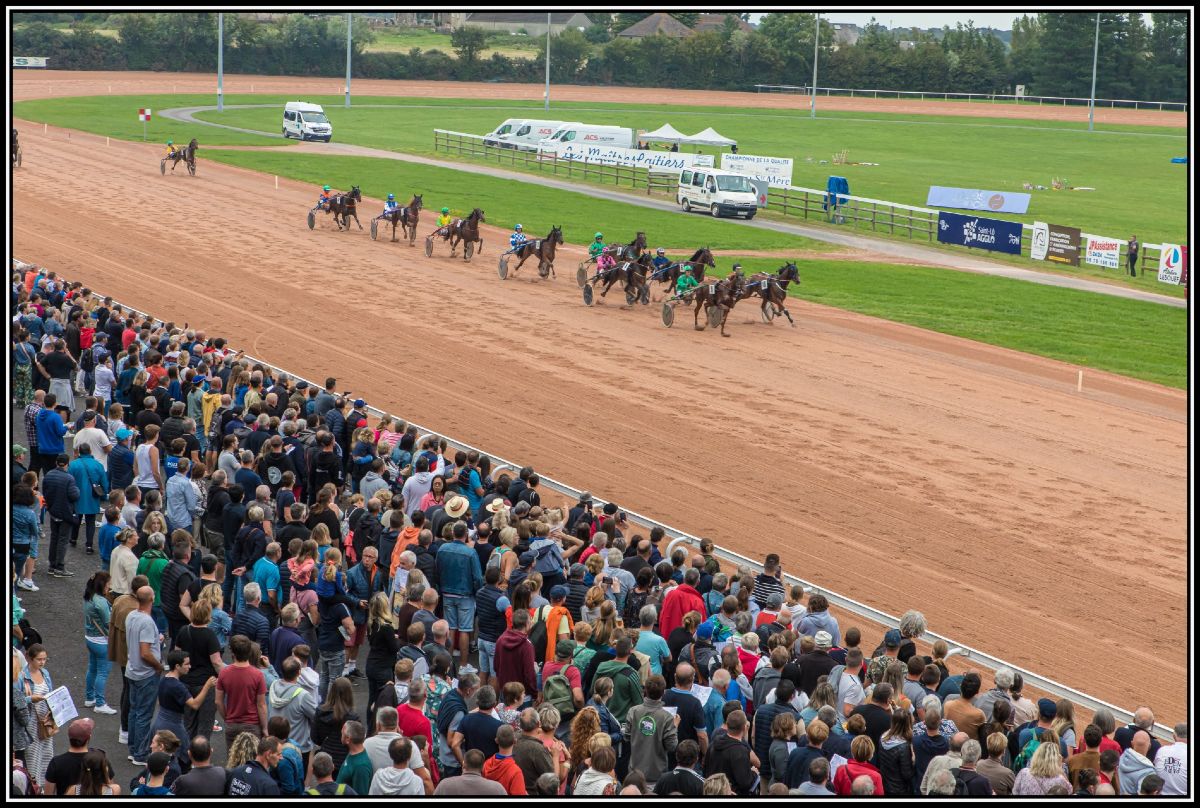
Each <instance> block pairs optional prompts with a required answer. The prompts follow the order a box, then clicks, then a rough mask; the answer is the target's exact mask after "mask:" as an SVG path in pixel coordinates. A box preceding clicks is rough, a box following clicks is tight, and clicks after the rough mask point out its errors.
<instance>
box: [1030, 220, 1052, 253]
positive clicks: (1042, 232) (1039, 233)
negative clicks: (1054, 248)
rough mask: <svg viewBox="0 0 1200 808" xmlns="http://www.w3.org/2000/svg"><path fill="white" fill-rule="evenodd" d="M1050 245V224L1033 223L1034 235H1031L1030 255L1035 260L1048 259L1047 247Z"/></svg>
mask: <svg viewBox="0 0 1200 808" xmlns="http://www.w3.org/2000/svg"><path fill="white" fill-rule="evenodd" d="M1049 246H1050V225H1048V224H1046V223H1045V222H1034V223H1033V235H1032V236H1030V242H1029V257H1030V258H1032V259H1033V260H1034V261H1045V260H1046V249H1047V248H1048V247H1049Z"/></svg>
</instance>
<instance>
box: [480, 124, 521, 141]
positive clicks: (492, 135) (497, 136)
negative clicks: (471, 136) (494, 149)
mask: <svg viewBox="0 0 1200 808" xmlns="http://www.w3.org/2000/svg"><path fill="white" fill-rule="evenodd" d="M523 123H525V119H524V118H509V119H507V120H506V121H505V122H504V123H502V124H500V125H499V126H497V127H496V128H495V129H493V130H492V131H491V132H488V133H487V134H486V135H484V136H483V145H485V146H499V145H500V144H501V142H502V141H503V140H504V139H506V138H508V136H509V135H511V134H512V133H513V132H515V131H517V130H518V129H519V128H521V124H523Z"/></svg>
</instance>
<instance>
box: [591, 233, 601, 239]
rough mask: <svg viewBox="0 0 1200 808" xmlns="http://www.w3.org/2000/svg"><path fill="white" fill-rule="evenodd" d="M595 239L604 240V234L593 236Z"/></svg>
mask: <svg viewBox="0 0 1200 808" xmlns="http://www.w3.org/2000/svg"><path fill="white" fill-rule="evenodd" d="M593 238H598V239H599V238H604V234H603V233H597V234H596V235H595V236H593Z"/></svg>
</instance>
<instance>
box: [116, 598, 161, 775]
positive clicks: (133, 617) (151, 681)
mask: <svg viewBox="0 0 1200 808" xmlns="http://www.w3.org/2000/svg"><path fill="white" fill-rule="evenodd" d="M134 594H135V596H136V597H137V609H136V610H133V611H131V612H129V614H128V616H127V617H126V618H125V638H126V641H127V644H128V648H129V657H128V662H127V663H126V668H125V678H127V679H128V680H129V752H130V755H129V760H130V762H131V763H133V764H134V765H135V766H145V765H146V758H147V756H148V755H149V754H150V736H151V732H150V727H151V721H152V719H153V717H154V702H155V700H156V697H157V695H158V684H159V680H160V679H161V677H162V675H163V673H164V672H165V668H164V667H163V664H162V648H161V646H160V644H159V628H158V626H157V625H156V624H155V622H154V618H153V617H152V616H151V612H152V611H153V609H154V590H153V589H152V588H151V587H150V586H148V585H147V586H143V587H141V588H140V589H138V590H137V591H136V592H135V593H134Z"/></svg>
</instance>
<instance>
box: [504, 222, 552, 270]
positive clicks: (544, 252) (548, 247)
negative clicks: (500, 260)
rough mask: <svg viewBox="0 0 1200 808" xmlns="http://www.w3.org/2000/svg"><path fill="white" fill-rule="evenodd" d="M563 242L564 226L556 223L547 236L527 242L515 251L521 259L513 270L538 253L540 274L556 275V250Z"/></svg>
mask: <svg viewBox="0 0 1200 808" xmlns="http://www.w3.org/2000/svg"><path fill="white" fill-rule="evenodd" d="M562 243H563V237H562V228H561V227H559V226H558V225H554V227H553V228H551V230H550V232H549V233H547V234H546V237H545V238H539V239H536V240H534V241H527V242H525V243H524V244H522V245H521V246H520V247H518V248H517V249H516V251H515V252H514V253H513V254H514V255H515V256H516V257H517V258H518V259H520V260H519V261H518V262H517V265H516V266H515V267H514V268H513V272H514V273H515V272H516V271H517V270H518V269H520V268H521V265H522V264H524V263H525V262H526V261H528V260H529V259H530V258H532V257H533V256H535V255H536V256H537V258H538V275H540V276H541V277H543V278H545V277H546V276H548V275H549V276H554V250H555V248H556V246H557V245H559V244H562ZM555 277H556V276H555Z"/></svg>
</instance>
